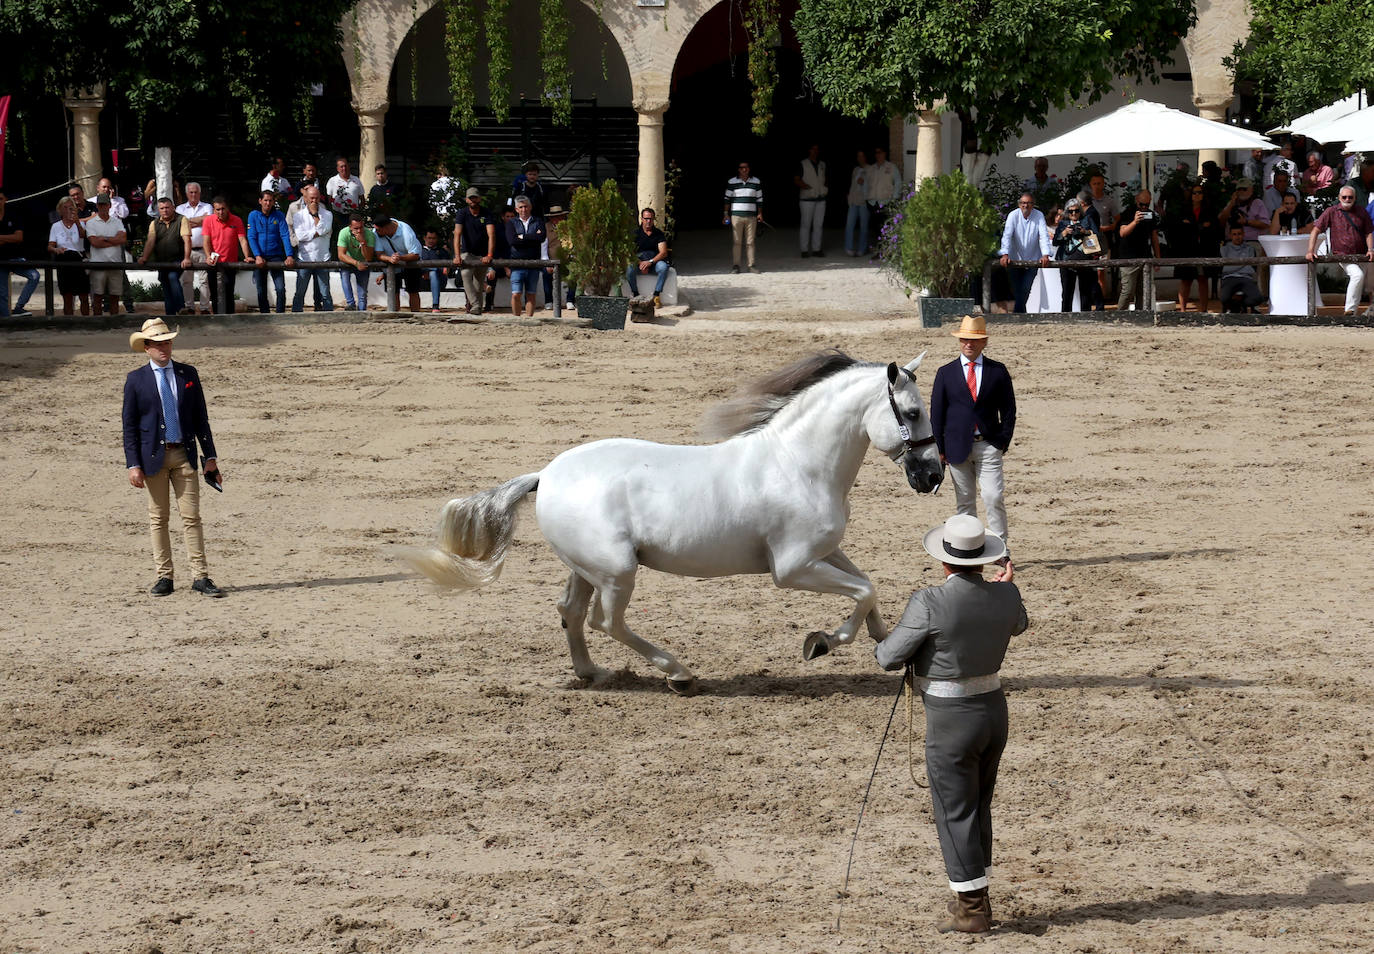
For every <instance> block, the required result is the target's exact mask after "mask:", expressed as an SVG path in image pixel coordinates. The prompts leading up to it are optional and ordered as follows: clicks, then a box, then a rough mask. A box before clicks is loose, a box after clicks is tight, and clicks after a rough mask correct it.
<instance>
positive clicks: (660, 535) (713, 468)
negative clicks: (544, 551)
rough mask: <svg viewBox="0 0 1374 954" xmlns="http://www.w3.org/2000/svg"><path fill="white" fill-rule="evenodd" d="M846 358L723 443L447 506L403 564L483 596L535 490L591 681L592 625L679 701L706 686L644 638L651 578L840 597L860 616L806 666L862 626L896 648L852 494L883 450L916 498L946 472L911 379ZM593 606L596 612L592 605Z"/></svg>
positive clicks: (806, 372)
mask: <svg viewBox="0 0 1374 954" xmlns="http://www.w3.org/2000/svg"><path fill="white" fill-rule="evenodd" d="M924 357H925V354H924V352H923V353H922V354H921V356H920V357H919V358H917V359H916V360H915V361H912V362H911V363H910V364H908V365H907V366H906V367H905V368H900V367H898V366H897V365H896V364H889V365H887V366H886V367H884V366H883V365H881V364H867V363H862V362H859V361H856V360H854V359H853V358H850V357H849V356H847V355H845V354H842V353H840V352H838V351H831V352H826V353H822V354H818V355H814V356H812V357H809V358H806V359H803V360H801V361H798V362H797V363H795V364H792V365H789V366H788V367H785V368H782V369H780V370H778V371H776V372H774V373H773V374H771V375H769V376H768V377H766V378H764V379H762V380H760V381H757V382H755V383H754V384H753V385H751V386H750V387H748V388H746V389H745V390H744V391H743V392H742V393H741V394H739V395H738V396H736V397H735V398H733V399H731V400H730V401H727V402H726V403H725V404H723V405H721V406H720V407H719V408H717V409H716V410H715V412H713V414H712V416H711V418H710V419H709V420H708V424H707V428H706V429H707V432H708V435H709V436H712V437H715V438H717V439H720V440H721V442H720V443H716V444H709V445H691V446H677V445H665V444H654V443H650V442H648V441H639V440H625V439H616V440H603V441H596V442H594V443H591V444H583V445H581V446H579V447H574V448H573V449H571V450H569V451H565V452H564V453H562V454H560V455H558V457H556V458H554V459H553V461H552V462H551V463H550V464H549V465H548V466H547V467H545V468H544V469H543V470H542V471H539V472H538V473H534V474H525V475H524V476H522V477H516V478H515V479H513V480H509V481H507V482H506V483H504V484H502V485H500V486H499V487H494V488H492V489H490V490H484V491H482V492H480V493H476V494H473V495H472V496H470V497H464V498H462V499H457V500H450V501H449V502H448V503H447V504H445V505H444V507H443V509H442V510H441V511H440V516H439V524H438V529H437V541H436V546H435V547H434V548H432V549H427V550H409V551H404V552H403V554H402V556H403V558H404V559H406V560H407V561H408V562H409V563H410V564H411V565H412V566H414V567H415V568H416V569H417V570H419V571H420V572H422V573H424V574H425V575H426V576H428V577H429V578H430V579H432V580H434V581H435V582H436V583H439V584H442V585H445V586H450V587H457V588H463V589H475V588H476V587H479V586H483V585H485V584H487V583H490V582H492V581H493V580H495V579H496V578H497V577H498V576H499V575H500V573H501V566H502V563H503V561H504V560H505V557H506V550H507V548H508V547H509V546H510V542H511V538H512V536H513V533H514V529H515V513H516V508H517V507H518V505H519V503H520V501H521V500H522V499H524V497H525V495H527V494H529V493H530V492H532V491H534V490H536V489H537V490H538V491H539V493H538V495H537V497H536V500H535V504H534V514H535V518H536V519H537V520H538V521H539V529H540V530H541V531H542V532H543V534H544V538H545V539H546V540H547V541H548V542H549V546H551V547H552V548H553V550H554V552H555V553H556V554H558V558H559V559H561V560H562V561H563V562H564V563H566V564H567V565H568V567H569V568H570V569H571V570H572V574H571V575H570V576H569V577H568V585H567V589H566V591H565V592H564V595H563V598H562V600H560V601H559V604H558V612H559V614H560V615H561V616H562V617H563V628H564V629H565V630H566V631H567V637H568V649H569V650H570V652H571V654H572V663H573V670H574V671H575V672H576V673H577V675H578V676H579V677H581V678H583V679H587V680H592V679H595V678H596V677H597V676H598V675H599V674H600V672H601V671H600V670H599V669H598V668H597V667H596V666H595V665H594V664H593V663H592V660H591V657H590V656H589V655H588V653H587V643H586V640H585V638H584V635H583V630H582V625H583V622H584V620H586V619H587V610H588V603H589V602H590V603H591V618H590V624H591V626H592V628H593V629H596V630H600V631H601V632H604V633H607V634H608V635H610V636H611V637H613V638H615V639H616V640H619V641H620V642H621V643H624V644H625V645H626V646H629V647H630V648H631V649H633V650H635V651H636V652H638V653H639V654H641V655H642V656H644V658H645V659H647V660H649V661H650V662H651V663H653V664H654V665H655V666H657V667H658V668H659V669H660V670H662V671H663V672H664V673H666V674H667V677H668V684H669V686H671V687H672V688H673V689H674V690H675V691H678V692H685V691H689V690H691V689H692V688H693V687H694V684H695V682H696V676H695V675H693V673H692V671H691V670H690V669H688V668H687V667H686V666H684V665H683V664H682V663H681V662H679V661H678V660H677V659H676V658H674V657H673V656H672V655H671V654H670V653H668V652H665V651H664V650H662V649H659V648H658V647H657V646H655V645H653V644H652V643H650V642H648V641H647V640H645V639H642V638H641V637H640V636H638V635H636V634H635V633H634V632H633V631H632V630H631V629H630V627H629V626H628V625H627V624H626V622H625V608H626V606H627V604H628V603H629V602H630V594H631V593H632V592H633V591H634V585H635V573H636V571H637V570H638V569H639V567H640V566H647V567H652V568H653V569H655V570H662V571H663V572H665V573H675V574H678V575H681V576H697V577H714V576H732V575H735V574H739V573H771V574H772V576H773V582H774V583H776V584H777V585H778V586H785V587H791V588H794V589H803V590H813V591H815V592H818V593H839V594H843V595H845V596H848V597H850V598H851V599H853V600H854V602H855V608H854V612H853V613H852V614H851V615H850V617H849V618H848V619H847V620H845V621H844V622H843V623H841V624H840V626H839V628H837V629H836V630H835V632H834V633H812V634H811V635H810V636H808V637H807V639H806V642H805V644H804V646H803V655H804V657H805V658H807V659H814V658H815V657H817V656H821V655H824V654H825V653H827V652H829V651H830V649H831V648H832V646H834V645H841V644H844V643H848V642H849V641H850V640H852V639H853V638H854V635H855V633H856V632H857V630H858V628H859V624H860V623H866V624H867V626H868V632H869V634H870V635H871V636H872V637H873V638H874V639H876V640H881V639H883V638H884V637H885V636H886V635H887V628H886V627H885V626H884V625H883V621H882V617H881V616H880V615H879V614H878V609H877V606H878V598H877V595H876V593H875V591H874V589H873V584H872V583H870V582H869V580H868V577H866V576H865V575H864V574H863V573H862V572H861V571H860V570H859V569H858V568H857V567H856V566H855V565H854V564H853V563H851V562H850V561H849V559H848V558H847V557H846V556H845V555H844V554H843V553H842V552H841V551H840V549H839V547H840V541H841V540H842V539H843V538H844V531H845V525H846V524H847V523H848V522H849V489H850V488H851V487H852V486H853V485H854V480H855V478H856V477H857V476H858V473H859V465H860V463H861V462H862V461H863V457H864V453H865V452H866V451H867V450H868V445H869V444H870V443H872V444H873V445H874V446H875V447H877V448H878V449H879V450H880V451H882V452H883V453H884V454H887V455H888V456H889V457H891V458H892V460H893V461H899V460H900V461H901V464H902V467H903V469H904V470H905V472H906V477H907V481H908V482H909V483H910V485H911V487H912V488H913V489H914V490H916V491H918V492H921V493H933V492H934V491H935V490H937V489H938V488H939V485H940V481H941V479H942V477H943V473H944V470H943V467H942V465H941V462H940V455H939V452H938V451H937V450H936V448H935V439H934V437H933V436H932V435H931V428H930V419H929V416H928V415H927V414H926V412H925V405H924V403H923V402H922V400H921V393H920V390H919V388H918V387H917V386H916V381H915V375H914V372H915V371H916V369H917V368H918V367H919V366H920V364H921V359H922V358H924ZM593 596H595V597H596V599H595V600H594V601H593V600H592V597H593Z"/></svg>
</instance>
